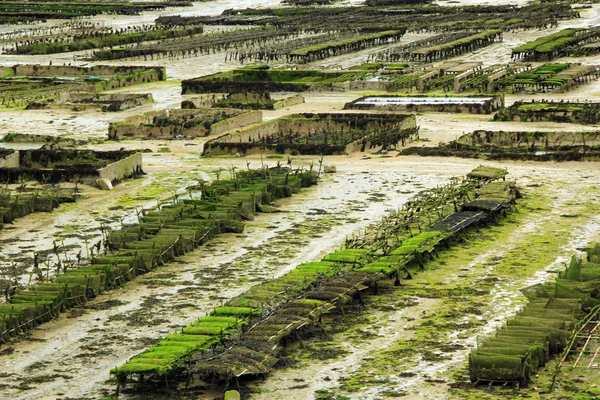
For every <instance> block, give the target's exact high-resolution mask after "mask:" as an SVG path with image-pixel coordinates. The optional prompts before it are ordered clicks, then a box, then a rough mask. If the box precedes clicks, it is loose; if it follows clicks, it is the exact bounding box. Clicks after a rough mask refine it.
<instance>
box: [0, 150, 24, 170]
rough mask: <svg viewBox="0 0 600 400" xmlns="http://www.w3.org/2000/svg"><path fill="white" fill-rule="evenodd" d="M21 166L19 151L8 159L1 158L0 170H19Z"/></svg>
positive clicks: (8, 156) (7, 157)
mask: <svg viewBox="0 0 600 400" xmlns="http://www.w3.org/2000/svg"><path fill="white" fill-rule="evenodd" d="M20 165H21V160H20V157H19V152H18V151H15V152H14V153H11V154H9V155H7V156H6V157H3V158H0V168H19V166H20Z"/></svg>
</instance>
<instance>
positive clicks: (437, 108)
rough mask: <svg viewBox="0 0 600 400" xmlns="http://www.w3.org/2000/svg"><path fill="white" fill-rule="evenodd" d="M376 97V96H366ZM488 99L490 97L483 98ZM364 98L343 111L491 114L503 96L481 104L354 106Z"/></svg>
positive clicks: (347, 104)
mask: <svg viewBox="0 0 600 400" xmlns="http://www.w3.org/2000/svg"><path fill="white" fill-rule="evenodd" d="M368 97H376V96H368ZM485 97H490V96H485ZM363 99H364V97H361V98H360V99H357V100H354V101H353V102H350V103H346V104H345V105H344V110H379V111H404V112H444V113H461V114H491V113H493V112H495V111H498V110H499V109H501V108H503V107H504V96H502V95H499V96H494V97H493V98H492V99H491V100H490V101H486V102H485V103H483V104H475V103H473V104H471V103H464V104H457V103H437V104H419V103H413V104H356V103H357V102H360V101H361V100H363Z"/></svg>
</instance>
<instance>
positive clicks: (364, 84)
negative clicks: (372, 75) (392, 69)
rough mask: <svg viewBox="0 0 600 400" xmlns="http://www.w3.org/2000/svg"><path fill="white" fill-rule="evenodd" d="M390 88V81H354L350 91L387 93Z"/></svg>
mask: <svg viewBox="0 0 600 400" xmlns="http://www.w3.org/2000/svg"><path fill="white" fill-rule="evenodd" d="M389 88H390V82H389V81H352V82H350V85H349V89H350V90H358V91H365V92H371V91H373V92H387V91H388V90H389Z"/></svg>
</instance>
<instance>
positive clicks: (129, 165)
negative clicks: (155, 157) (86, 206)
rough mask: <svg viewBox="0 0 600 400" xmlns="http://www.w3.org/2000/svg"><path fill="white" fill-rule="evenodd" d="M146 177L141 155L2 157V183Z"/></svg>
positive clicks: (60, 152) (49, 152) (65, 152)
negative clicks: (27, 179) (22, 180)
mask: <svg viewBox="0 0 600 400" xmlns="http://www.w3.org/2000/svg"><path fill="white" fill-rule="evenodd" d="M138 174H143V170H142V154H141V153H135V152H131V151H93V150H74V149H56V150H54V149H37V150H19V151H15V152H14V153H12V154H9V155H8V156H6V157H3V158H0V181H2V182H8V183H18V182H20V181H21V179H22V177H23V176H24V175H27V176H29V177H31V178H33V179H36V180H38V181H39V182H42V183H59V182H65V181H66V182H81V183H85V184H89V185H96V184H97V181H98V180H102V179H105V180H106V181H108V182H113V183H116V182H119V181H121V180H123V179H126V178H129V177H132V176H135V175H138Z"/></svg>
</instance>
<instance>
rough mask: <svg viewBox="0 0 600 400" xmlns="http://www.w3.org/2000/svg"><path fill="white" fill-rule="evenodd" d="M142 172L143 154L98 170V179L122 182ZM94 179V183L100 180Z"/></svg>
mask: <svg viewBox="0 0 600 400" xmlns="http://www.w3.org/2000/svg"><path fill="white" fill-rule="evenodd" d="M141 172H142V153H136V154H132V155H130V156H129V157H126V158H123V159H121V160H119V161H116V162H114V163H111V164H108V165H107V166H106V167H104V168H101V169H99V170H98V175H99V176H98V177H99V178H101V179H103V178H105V179H108V180H109V181H110V182H115V181H121V180H123V179H125V178H129V177H131V176H132V175H134V174H136V173H141ZM98 177H94V181H95V180H96V179H97V178H98Z"/></svg>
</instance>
